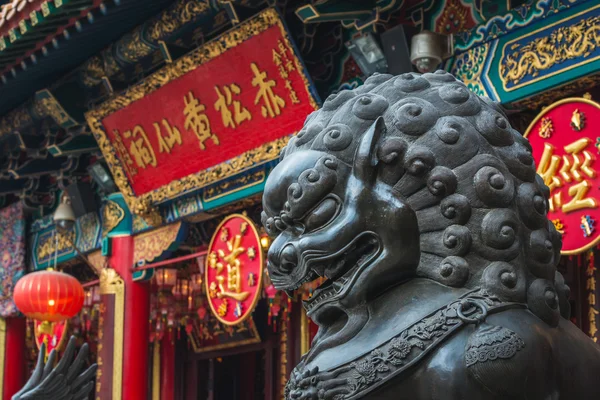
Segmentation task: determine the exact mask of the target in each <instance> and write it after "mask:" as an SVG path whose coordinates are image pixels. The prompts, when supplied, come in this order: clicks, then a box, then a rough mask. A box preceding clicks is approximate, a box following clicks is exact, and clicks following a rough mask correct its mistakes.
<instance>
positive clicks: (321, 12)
mask: <svg viewBox="0 0 600 400" xmlns="http://www.w3.org/2000/svg"><path fill="white" fill-rule="evenodd" d="M376 6H377V4H376V1H375V0H360V1H357V0H354V1H349V0H329V1H323V2H321V3H315V4H307V5H305V6H302V7H299V8H297V9H296V15H297V16H298V18H300V20H301V21H302V22H304V23H305V24H308V23H317V22H330V21H343V20H355V19H362V18H368V17H369V16H371V15H372V14H373V11H374V10H375V8H376Z"/></svg>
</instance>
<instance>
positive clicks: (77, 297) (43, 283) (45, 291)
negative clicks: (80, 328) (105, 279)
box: [13, 270, 84, 322]
mask: <svg viewBox="0 0 600 400" xmlns="http://www.w3.org/2000/svg"><path fill="white" fill-rule="evenodd" d="M13 298H14V301H15V304H16V305H17V308H18V309H19V310H20V311H21V312H22V313H23V314H25V315H26V316H27V317H29V318H33V319H36V320H38V321H46V322H58V321H64V320H66V319H69V318H72V317H74V316H75V315H77V314H78V313H79V311H81V308H82V307H83V299H84V293H83V287H82V286H81V283H79V281H78V280H77V279H75V278H74V277H73V276H71V275H68V274H65V273H63V272H57V271H52V270H47V271H38V272H33V273H31V274H27V275H25V276H24V277H23V278H21V279H20V280H19V281H18V282H17V284H16V286H15V289H14V293H13Z"/></svg>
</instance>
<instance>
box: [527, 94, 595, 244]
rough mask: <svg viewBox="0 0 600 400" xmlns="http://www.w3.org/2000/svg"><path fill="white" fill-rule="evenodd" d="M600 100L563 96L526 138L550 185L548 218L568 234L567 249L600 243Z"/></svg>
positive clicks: (537, 120)
mask: <svg viewBox="0 0 600 400" xmlns="http://www.w3.org/2000/svg"><path fill="white" fill-rule="evenodd" d="M598 126H600V104H598V103H595V102H593V101H591V100H588V99H585V98H571V99H565V100H561V101H559V102H557V103H555V104H553V105H551V106H549V107H547V108H546V109H544V111H543V112H542V113H541V114H540V115H538V117H537V118H536V119H535V120H534V121H533V122H532V124H531V125H530V126H529V128H528V129H527V132H526V133H525V137H527V139H529V142H530V143H531V146H532V148H533V157H534V159H535V163H536V165H537V173H538V174H539V175H540V176H541V177H542V178H543V179H544V182H545V183H546V185H547V186H548V187H549V188H550V198H549V212H548V218H549V219H550V220H551V221H552V222H553V223H554V226H555V227H556V229H557V230H558V232H560V234H561V235H562V241H563V248H562V254H567V255H570V254H578V253H581V252H583V251H585V250H588V249H590V248H591V247H593V246H595V245H596V244H598V242H600V224H599V221H598V219H599V218H600V213H599V210H598V207H599V206H600V176H599V175H598V173H599V172H600V169H599V168H600V164H598V153H599V152H600V133H599V131H598Z"/></svg>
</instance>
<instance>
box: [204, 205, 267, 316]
mask: <svg viewBox="0 0 600 400" xmlns="http://www.w3.org/2000/svg"><path fill="white" fill-rule="evenodd" d="M262 271H263V254H262V249H261V247H260V237H259V235H258V231H257V229H256V226H255V225H254V223H253V222H252V221H251V220H250V219H248V218H247V217H245V216H244V215H240V214H232V215H230V216H229V217H227V218H225V219H224V220H223V222H221V224H219V226H218V227H217V230H216V231H215V234H214V235H213V237H212V240H211V241H210V246H209V248H208V255H207V257H206V265H205V278H206V279H205V280H204V281H205V283H206V293H207V294H208V304H210V308H211V310H212V312H213V313H214V314H215V316H216V317H217V319H218V320H219V321H221V322H222V323H224V324H226V325H235V324H239V323H240V322H242V321H243V320H245V319H246V318H248V316H250V314H251V313H252V310H253V309H254V307H255V306H256V302H257V301H258V299H259V297H260V290H261V283H262Z"/></svg>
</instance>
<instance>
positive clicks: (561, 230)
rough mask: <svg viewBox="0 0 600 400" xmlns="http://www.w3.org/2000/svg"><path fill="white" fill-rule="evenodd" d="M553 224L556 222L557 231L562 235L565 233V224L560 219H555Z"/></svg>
mask: <svg viewBox="0 0 600 400" xmlns="http://www.w3.org/2000/svg"><path fill="white" fill-rule="evenodd" d="M552 224H554V228H555V229H556V232H558V233H560V234H561V235H564V234H565V226H564V225H563V223H562V222H561V220H560V219H558V218H557V219H553V220H552Z"/></svg>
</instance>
